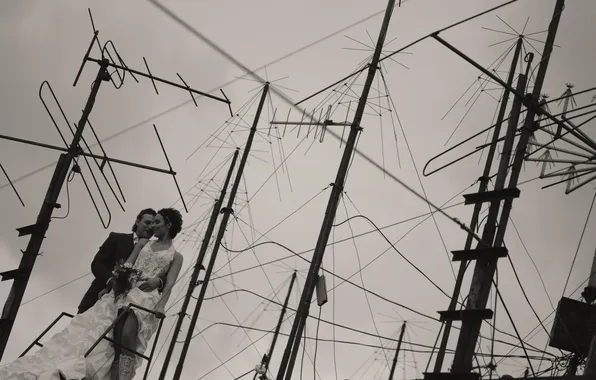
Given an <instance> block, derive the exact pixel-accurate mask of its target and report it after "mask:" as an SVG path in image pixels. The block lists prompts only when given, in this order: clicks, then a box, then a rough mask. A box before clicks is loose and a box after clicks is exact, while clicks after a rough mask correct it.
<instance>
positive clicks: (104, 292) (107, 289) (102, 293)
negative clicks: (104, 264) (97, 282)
mask: <svg viewBox="0 0 596 380" xmlns="http://www.w3.org/2000/svg"><path fill="white" fill-rule="evenodd" d="M109 292H110V288H105V289H104V290H102V291H101V292H99V295H98V296H97V299H101V297H103V296H105V295H106V294H108V293H109Z"/></svg>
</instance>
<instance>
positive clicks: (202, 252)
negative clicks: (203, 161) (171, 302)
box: [159, 149, 238, 380]
mask: <svg viewBox="0 0 596 380" xmlns="http://www.w3.org/2000/svg"><path fill="white" fill-rule="evenodd" d="M237 158H238V149H236V151H235V152H234V157H233V158H232V163H231V164H230V169H229V170H228V174H227V176H226V180H225V182H224V185H223V187H222V189H221V192H220V194H219V198H218V199H217V201H216V202H215V205H214V206H213V212H212V213H211V218H210V219H209V224H208V225H207V230H206V232H205V237H204V238H203V242H202V243H201V248H200V249H199V257H198V258H197V262H196V263H195V267H194V269H193V272H192V276H191V278H190V283H189V284H188V291H187V292H186V296H185V297H184V302H183V303H182V307H181V308H180V312H179V313H178V319H177V320H176V327H175V328H174V335H173V336H172V340H171V342H170V346H169V347H168V352H167V353H166V358H165V360H164V364H163V367H162V368H161V373H160V374H159V380H164V379H165V377H166V374H167V372H168V365H169V364H170V360H171V359H172V353H173V352H174V347H175V346H176V341H177V340H178V334H179V333H180V329H181V328H182V322H183V321H184V317H185V316H186V310H187V309H188V304H189V303H190V299H191V298H192V293H193V291H194V290H195V288H196V286H197V280H198V278H199V272H200V271H201V269H205V268H204V267H203V261H204V260H205V254H206V253H207V249H208V248H209V243H210V242H211V236H213V230H215V224H216V223H217V217H218V216H219V212H220V210H221V206H222V205H223V201H224V198H225V197H226V192H227V190H228V185H229V183H230V178H232V173H233V172H234V167H235V166H236V160H237ZM189 331H192V330H189Z"/></svg>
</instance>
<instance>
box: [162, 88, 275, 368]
mask: <svg viewBox="0 0 596 380" xmlns="http://www.w3.org/2000/svg"><path fill="white" fill-rule="evenodd" d="M268 92H269V82H267V83H265V86H264V87H263V93H262V95H261V100H260V101H259V106H258V108H257V113H256V114H255V118H254V121H253V123H252V128H251V129H250V133H249V134H248V139H247V140H246V145H245V147H244V152H242V158H241V159H240V165H239V166H238V171H237V172H236V178H235V179H234V184H233V185H232V190H230V197H229V198H228V204H227V206H226V207H225V208H223V209H222V210H221V212H222V213H223V217H222V218H221V222H220V225H219V231H218V233H217V237H216V238H215V244H214V246H213V252H212V253H211V257H210V259H209V264H208V265H207V269H206V270H205V278H204V279H203V285H202V286H201V291H200V293H199V296H198V298H197V304H196V306H195V311H194V313H193V315H192V319H191V321H190V326H189V328H188V332H187V337H186V339H185V340H184V345H183V346H182V352H181V353H180V359H179V361H178V365H177V366H176V372H174V377H173V379H180V376H181V374H182V368H183V366H184V360H185V359H186V354H187V353H188V348H189V346H190V341H191V338H192V334H193V331H194V328H195V325H196V323H197V319H198V318H199V313H200V311H201V306H202V305H203V300H204V299H205V293H207V286H208V284H209V280H210V278H211V272H212V271H213V267H214V266H215V260H216V258H217V252H218V251H219V246H220V245H221V241H222V239H223V236H224V234H225V232H226V228H227V226H228V221H229V219H230V215H231V214H232V212H233V210H232V207H233V206H234V200H235V198H236V193H237V192H238V187H239V186H240V182H241V180H242V173H243V172H244V167H245V166H246V161H247V159H248V155H249V154H250V148H251V146H252V142H253V140H254V137H255V134H256V132H257V125H258V124H259V119H260V117H261V111H263V105H264V104H265V99H266V98H267V94H268ZM163 379H164V378H160V380H163Z"/></svg>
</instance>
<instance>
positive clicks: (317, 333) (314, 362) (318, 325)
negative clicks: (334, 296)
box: [312, 306, 323, 373]
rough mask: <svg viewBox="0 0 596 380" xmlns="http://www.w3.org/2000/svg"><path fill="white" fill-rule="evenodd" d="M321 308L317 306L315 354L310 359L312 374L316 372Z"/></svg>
mask: <svg viewBox="0 0 596 380" xmlns="http://www.w3.org/2000/svg"><path fill="white" fill-rule="evenodd" d="M322 311H323V308H322V307H320V306H319V318H317V331H316V333H315V353H314V355H313V359H312V366H313V372H315V373H316V371H317V351H318V349H319V327H320V326H321V312H322Z"/></svg>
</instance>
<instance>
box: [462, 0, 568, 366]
mask: <svg viewBox="0 0 596 380" xmlns="http://www.w3.org/2000/svg"><path fill="white" fill-rule="evenodd" d="M564 6H565V0H557V3H556V5H555V9H554V14H553V17H552V20H551V23H550V25H549V28H548V35H547V38H546V42H545V45H544V51H543V54H542V61H541V62H540V65H539V68H538V73H537V75H536V81H535V83H534V89H533V92H532V94H531V98H530V99H526V100H529V102H531V103H533V104H530V106H529V107H528V112H527V115H526V119H525V123H524V127H523V129H522V133H521V135H520V138H519V142H518V145H517V150H516V152H515V158H514V161H513V165H512V168H511V176H510V179H509V186H508V187H509V188H515V187H516V186H517V181H518V178H519V174H520V170H521V166H522V164H523V159H524V156H525V153H526V149H527V145H528V140H529V138H530V135H531V134H532V132H533V131H535V128H536V125H535V121H534V118H535V116H536V114H537V108H539V107H538V101H539V98H540V93H541V91H542V85H543V83H544V78H545V76H546V70H547V68H548V63H549V60H550V57H551V53H552V50H553V45H554V41H555V37H556V34H557V29H558V27H559V21H560V19H561V13H562V12H563V9H564ZM528 66H529V65H528ZM516 98H517V97H516ZM503 153H505V152H503ZM508 164H509V163H508V162H507V163H504V162H503V160H502V161H501V165H500V167H499V171H500V172H501V173H499V174H500V176H499V175H498V176H497V182H498V181H499V180H502V181H503V182H502V183H504V180H505V178H504V177H506V175H507V170H506V169H507V166H508ZM503 169H505V170H503ZM503 171H504V173H502V172H503ZM499 177H501V178H499ZM496 185H498V183H497V184H495V187H496ZM499 204H500V202H498V201H497V202H492V203H491V206H490V210H489V218H488V219H490V221H489V220H487V223H486V225H485V229H484V233H483V236H482V238H483V239H482V240H483V242H484V243H485V244H487V245H489V246H494V247H500V246H501V245H502V243H503V239H504V236H505V229H506V228H507V223H508V221H509V215H510V213H511V207H512V205H513V200H512V199H506V200H505V201H504V202H503V209H502V211H501V218H500V221H499V226H498V229H497V227H496V222H497V214H498V211H499ZM495 210H496V211H495ZM495 230H497V231H496V236H494V233H495ZM493 238H494V244H493ZM496 261H497V260H496V259H495V260H479V261H478V262H477V263H476V266H475V268H474V276H473V278H472V284H471V286H470V293H469V297H468V305H467V308H468V309H484V308H485V307H486V303H487V301H488V295H489V292H490V289H491V287H492V281H493V277H494V273H495V270H496V265H497V262H496ZM481 325H482V321H481V320H470V321H468V320H464V321H463V322H462V328H461V331H460V335H459V341H458V343H457V347H456V350H455V357H454V362H453V370H452V372H455V373H468V372H470V370H471V367H472V359H473V356H474V349H475V347H476V343H477V340H478V335H479V333H480V327H481Z"/></svg>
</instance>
